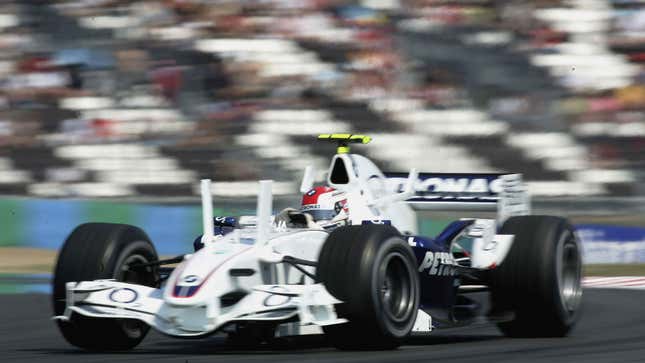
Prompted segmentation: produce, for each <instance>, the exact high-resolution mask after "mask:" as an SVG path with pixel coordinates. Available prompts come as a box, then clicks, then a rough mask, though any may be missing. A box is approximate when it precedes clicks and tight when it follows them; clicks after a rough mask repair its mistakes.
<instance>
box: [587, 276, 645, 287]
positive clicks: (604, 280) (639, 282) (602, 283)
mask: <svg viewBox="0 0 645 363" xmlns="http://www.w3.org/2000/svg"><path fill="white" fill-rule="evenodd" d="M582 284H583V286H585V287H592V288H603V289H605V288H610V289H621V288H625V289H642V290H645V277H643V276H617V277H595V276H594V277H585V278H584V279H583V281H582Z"/></svg>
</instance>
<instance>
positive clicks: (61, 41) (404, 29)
mask: <svg viewBox="0 0 645 363" xmlns="http://www.w3.org/2000/svg"><path fill="white" fill-rule="evenodd" d="M347 3H348V4H342V2H330V3H329V4H325V2H324V1H322V2H320V3H319V4H314V3H309V2H303V3H302V4H299V5H296V4H295V3H294V4H292V6H287V5H286V4H285V3H284V2H278V1H277V2H272V1H267V2H258V3H257V4H255V3H254V4H247V5H246V6H241V5H240V4H237V3H236V2H231V3H230V4H228V5H227V6H221V7H220V6H217V7H214V6H212V5H209V2H208V1H200V2H191V1H182V2H173V1H170V2H163V1H132V2H118V1H96V2H92V3H91V4H90V3H87V2H83V1H77V0H61V1H55V2H52V3H51V4H49V5H47V6H44V5H42V4H40V3H38V2H34V3H31V2H21V3H15V4H11V3H10V4H5V5H1V6H0V38H1V39H2V40H4V42H0V49H2V50H3V51H4V50H6V52H4V53H3V54H2V55H0V79H2V84H3V85H4V86H5V87H4V91H3V92H2V93H0V95H1V96H2V99H3V102H2V104H0V194H3V195H8V194H12V195H30V196H39V197H109V198H121V197H137V196H146V197H160V198H161V197H167V196H178V197H194V196H195V195H196V194H197V193H198V190H197V189H196V185H197V183H196V181H197V180H198V179H200V178H212V179H213V180H215V181H217V183H215V184H214V187H213V191H214V193H215V194H217V195H222V196H252V195H254V193H255V192H256V188H255V184H254V182H255V180H257V179H260V178H272V179H275V180H276V181H277V184H276V186H275V193H276V194H278V195H290V194H294V193H296V192H297V190H296V186H297V180H298V178H299V177H300V173H301V170H302V169H303V168H304V167H305V166H306V165H309V164H312V165H314V166H316V168H317V169H318V170H323V169H324V168H325V167H326V163H327V162H328V158H329V155H330V153H331V152H333V149H332V148H331V147H330V146H329V145H326V144H320V143H314V142H313V141H312V140H313V139H312V136H313V135H315V134H317V133H323V132H355V133H367V134H370V135H372V136H374V145H373V146H371V147H365V148H363V149H362V152H364V153H366V154H367V155H369V156H370V157H372V158H374V159H376V160H377V162H378V163H379V164H381V165H382V166H383V168H384V169H387V170H390V171H405V170H407V169H408V168H410V167H417V168H418V169H420V170H424V171H435V172H449V171H453V172H501V171H504V172H506V171H511V172H521V173H523V174H524V175H525V178H526V179H527V180H528V182H529V187H530V189H531V191H532V192H533V193H534V194H536V195H537V196H563V195H610V196H611V195H615V196H625V195H627V196H629V195H643V194H645V188H644V187H643V185H644V183H645V173H644V172H642V171H641V170H642V166H643V165H645V152H644V151H645V150H644V149H645V109H644V108H643V107H642V104H645V103H642V101H645V85H644V84H643V82H645V79H644V78H645V77H642V76H643V75H644V74H645V73H643V71H642V65H641V63H642V62H643V59H645V57H642V56H641V52H642V47H643V45H642V44H645V38H643V37H642V36H641V35H640V34H641V33H642V32H643V31H645V29H640V28H639V25H638V24H639V22H638V21H637V20H638V19H637V18H638V17H639V16H641V17H642V14H641V13H645V8H643V10H641V5H640V3H639V2H636V1H606V0H579V1H574V2H572V4H573V5H569V3H566V4H565V3H560V2H558V1H555V2H553V1H544V2H541V1H539V2H532V3H531V5H530V6H529V5H527V4H522V2H516V3H512V2H511V3H509V4H505V5H504V6H503V7H501V8H500V7H496V6H494V5H495V4H494V3H493V2H492V1H486V0H482V1H459V0H455V1H447V2H439V3H437V4H435V3H433V2H416V1H403V0H402V1H363V2H362V3H364V4H365V5H366V6H355V5H352V4H350V3H352V2H347ZM524 7H527V8H524ZM518 12H520V13H522V14H524V16H528V17H529V18H530V21H522V19H523V17H519V16H514V15H513V14H518ZM516 18H517V19H516ZM569 19H574V21H570V20H569ZM12 42H13V43H12ZM2 44H6V45H2ZM35 49H37V50H38V51H36V50H35ZM74 49H84V50H83V51H76V50H74ZM62 50H69V51H67V52H63V51H62ZM72 50H74V51H72ZM73 57H76V58H75V59H70V58H73ZM75 62H76V63H75ZM79 64H80V65H79ZM79 67H80V68H79ZM318 176H319V177H322V175H318Z"/></svg>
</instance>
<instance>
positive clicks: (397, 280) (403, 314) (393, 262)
mask: <svg viewBox="0 0 645 363" xmlns="http://www.w3.org/2000/svg"><path fill="white" fill-rule="evenodd" d="M378 286H380V290H379V298H380V300H381V306H382V309H383V312H384V313H385V315H386V316H387V317H388V318H389V320H391V321H393V322H395V323H405V322H407V320H408V318H409V315H410V314H411V313H412V311H411V310H412V308H411V307H412V302H413V299H414V291H413V286H412V278H411V276H410V271H409V268H408V267H407V264H406V263H405V257H404V256H403V255H402V254H401V253H399V252H395V253H391V254H390V255H388V256H387V257H386V258H385V260H384V261H383V263H382V264H381V268H380V271H379V285H378Z"/></svg>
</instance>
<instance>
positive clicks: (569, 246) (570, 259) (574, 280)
mask: <svg viewBox="0 0 645 363" xmlns="http://www.w3.org/2000/svg"><path fill="white" fill-rule="evenodd" d="M558 250H559V253H558V271H557V272H558V286H559V290H560V299H561V300H562V304H563V305H564V308H565V309H566V311H567V312H568V313H569V315H572V314H573V313H574V312H575V311H576V310H577V308H578V306H579V305H580V300H581V298H582V286H581V279H582V260H581V257H580V250H579V248H578V241H577V240H576V238H575V236H574V235H573V233H571V232H568V233H566V234H564V235H563V236H562V238H561V240H560V243H558Z"/></svg>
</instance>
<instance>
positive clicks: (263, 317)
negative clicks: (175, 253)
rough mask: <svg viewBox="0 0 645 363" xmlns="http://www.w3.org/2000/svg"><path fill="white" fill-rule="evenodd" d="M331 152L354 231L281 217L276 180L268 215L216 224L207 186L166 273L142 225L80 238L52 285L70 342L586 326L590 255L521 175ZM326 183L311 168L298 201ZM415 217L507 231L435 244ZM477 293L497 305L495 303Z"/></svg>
mask: <svg viewBox="0 0 645 363" xmlns="http://www.w3.org/2000/svg"><path fill="white" fill-rule="evenodd" d="M319 139H322V140H331V141H334V142H337V143H338V144H339V147H338V152H337V154H336V155H334V157H333V158H332V160H331V165H330V168H329V171H328V173H327V177H326V186H327V187H330V188H333V189H334V190H337V191H340V192H342V193H344V196H345V198H346V203H344V204H343V213H345V216H344V219H343V223H333V224H327V225H325V226H322V227H321V226H320V225H316V224H315V223H314V224H312V223H311V222H312V220H311V217H310V215H309V214H308V213H307V212H306V211H297V210H287V211H284V212H282V213H279V214H276V215H272V196H271V181H260V192H259V196H258V207H257V215H255V216H245V217H244V216H243V217H240V218H239V219H236V218H231V217H218V218H214V217H213V215H212V213H213V212H212V200H211V191H210V190H211V189H210V181H209V180H202V184H201V187H202V188H201V190H202V211H203V235H202V236H201V237H199V238H198V240H197V241H196V243H195V246H196V248H195V252H194V253H192V254H187V255H183V256H179V257H177V258H174V259H169V260H160V259H159V258H158V256H157V253H156V251H155V248H154V246H153V244H152V242H151V241H150V239H149V238H148V236H147V235H146V233H145V232H144V231H142V230H141V229H139V228H137V227H134V226H130V225H122V224H107V223H87V224H83V225H80V226H78V227H77V228H76V229H75V230H74V231H73V232H72V233H71V234H70V236H69V237H68V238H67V240H66V241H65V244H64V246H63V248H62V250H61V251H60V254H59V256H58V262H57V265H56V269H55V274H54V281H53V296H52V299H53V305H54V314H55V319H56V321H57V324H58V327H59V329H60V331H61V333H62V334H63V336H64V337H65V339H66V340H67V341H68V342H69V343H71V344H73V345H75V346H77V347H80V348H83V349H87V350H123V349H130V348H133V347H135V346H136V345H137V344H139V343H140V342H141V340H142V339H143V338H144V337H145V335H146V333H147V332H148V330H149V328H150V327H152V328H154V329H156V330H158V331H160V332H162V333H164V334H166V335H170V336H174V337H201V336H207V335H210V334H214V333H225V334H228V335H229V336H230V337H231V338H232V339H240V340H246V341H248V342H251V341H254V342H261V341H268V340H271V339H273V338H274V337H276V336H288V335H300V334H313V333H324V334H325V335H326V336H327V337H328V338H329V341H330V342H331V343H332V344H333V345H334V346H336V347H337V348H340V349H392V348H395V347H397V346H398V345H400V344H401V343H402V341H403V339H404V338H405V337H407V336H409V335H411V334H425V333H428V332H430V331H431V330H433V329H435V328H441V327H451V326H457V325H459V326H461V325H467V324H471V323H474V322H478V321H482V320H487V321H493V322H495V323H496V324H497V325H498V326H499V328H500V329H501V331H502V332H503V333H504V334H506V335H508V336H512V337H517V336H521V337H535V336H564V335H566V334H567V333H568V332H569V331H570V329H571V328H572V327H573V326H574V324H575V322H576V320H577V318H578V316H579V306H580V301H581V297H582V289H581V284H580V282H581V267H582V262H581V254H580V252H581V251H580V245H579V242H578V240H577V238H576V235H575V233H574V231H573V228H572V226H571V224H570V223H569V222H568V221H567V220H566V219H564V218H560V217H553V216H536V215H529V212H530V205H529V198H528V195H527V192H526V190H525V188H524V185H523V184H522V181H521V176H520V175H517V174H505V175H502V174H499V175H498V174H451V175H448V174H429V173H418V172H417V171H416V170H411V171H410V173H409V174H407V175H403V174H386V173H383V172H381V171H380V170H379V168H378V167H376V165H374V163H372V162H371V161H370V160H369V159H367V158H365V157H363V156H361V155H357V154H352V153H349V145H350V144H351V143H367V142H369V140H370V139H369V137H366V136H362V135H348V134H327V135H321V136H319ZM314 174H315V173H314V171H313V170H312V168H307V169H306V170H305V175H304V177H303V181H302V185H301V188H300V190H301V192H302V193H306V192H307V191H308V190H310V189H311V188H312V186H313V175H314ZM415 208H424V209H436V210H441V211H445V210H465V211H467V210H471V211H486V210H488V211H493V212H496V218H494V219H481V218H461V219H459V220H456V221H454V222H452V223H451V224H449V225H448V226H447V227H446V228H445V229H444V230H443V231H442V232H441V233H439V234H438V235H437V236H434V237H428V236H425V237H424V236H419V235H418V234H417V221H416V217H415V212H414V209H415ZM168 223H172V221H168ZM169 266H170V267H169ZM172 266H175V267H172ZM473 292H485V293H486V294H485V295H486V296H488V301H487V303H485V304H482V303H480V302H478V301H476V300H475V299H473V298H471V297H470V296H471V295H472V293H473ZM479 295H481V294H479Z"/></svg>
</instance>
